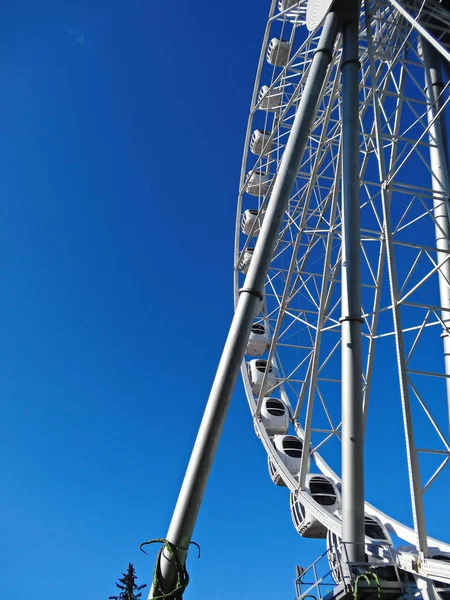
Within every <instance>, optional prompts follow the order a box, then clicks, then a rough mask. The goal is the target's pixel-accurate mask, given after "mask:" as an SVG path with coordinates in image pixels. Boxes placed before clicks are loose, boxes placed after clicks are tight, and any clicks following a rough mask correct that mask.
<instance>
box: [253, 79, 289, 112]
mask: <svg viewBox="0 0 450 600" xmlns="http://www.w3.org/2000/svg"><path fill="white" fill-rule="evenodd" d="M282 104H283V91H282V90H281V89H280V88H272V89H270V88H269V86H267V85H263V86H262V88H261V89H260V90H259V92H258V105H259V108H260V109H261V110H268V111H269V112H275V111H276V110H278V109H279V108H280V107H281V105H282Z"/></svg>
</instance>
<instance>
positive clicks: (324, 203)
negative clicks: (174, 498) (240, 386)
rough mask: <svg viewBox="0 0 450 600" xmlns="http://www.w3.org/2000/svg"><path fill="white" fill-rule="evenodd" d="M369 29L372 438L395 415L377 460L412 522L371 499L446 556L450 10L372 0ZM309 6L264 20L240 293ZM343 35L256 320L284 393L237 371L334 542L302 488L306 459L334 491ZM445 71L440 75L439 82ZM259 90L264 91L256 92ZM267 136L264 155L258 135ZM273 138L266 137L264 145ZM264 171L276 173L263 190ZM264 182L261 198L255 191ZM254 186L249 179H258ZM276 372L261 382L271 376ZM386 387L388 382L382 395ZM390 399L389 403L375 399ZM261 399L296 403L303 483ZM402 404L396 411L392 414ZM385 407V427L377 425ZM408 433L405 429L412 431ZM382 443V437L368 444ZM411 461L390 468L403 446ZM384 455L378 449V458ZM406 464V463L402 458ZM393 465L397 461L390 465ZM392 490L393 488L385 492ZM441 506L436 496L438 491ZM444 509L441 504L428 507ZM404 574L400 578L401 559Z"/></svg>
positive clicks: (365, 203)
mask: <svg viewBox="0 0 450 600" xmlns="http://www.w3.org/2000/svg"><path fill="white" fill-rule="evenodd" d="M362 8H363V10H362V12H361V22H360V38H359V40H360V41H359V46H360V48H359V51H360V63H361V69H360V96H359V105H360V113H359V124H360V137H359V148H360V215H361V278H362V280H361V284H362V292H361V301H362V307H361V311H362V320H363V322H362V336H363V342H362V349H363V372H362V386H363V387H362V391H363V402H364V419H365V423H366V425H367V432H368V433H367V435H368V436H369V435H372V434H373V432H372V430H371V422H372V419H373V420H374V421H375V422H377V423H378V425H377V428H376V432H377V435H378V436H379V439H380V440H382V439H383V435H384V434H383V429H382V428H381V429H380V422H382V419H383V414H381V415H380V411H382V413H383V412H384V413H385V418H388V414H389V412H390V410H391V404H390V403H392V412H393V414H394V413H396V414H398V415H401V418H400V421H399V429H398V430H397V435H396V438H397V439H396V440H395V441H394V440H392V442H391V441H390V440H383V443H380V446H382V447H383V448H380V454H379V460H381V461H385V462H387V463H389V464H390V468H392V469H393V470H394V471H395V470H396V469H399V470H400V469H401V470H403V471H404V472H405V478H406V474H407V480H408V481H409V496H410V498H411V508H412V511H411V523H412V527H407V526H406V525H402V524H401V523H399V522H398V520H396V519H394V518H393V517H390V516H388V515H387V514H385V513H383V512H381V511H380V510H378V509H377V508H374V507H373V506H371V505H370V504H368V503H366V512H367V513H368V514H375V515H378V516H380V517H381V518H382V520H383V522H384V523H385V524H386V525H388V527H389V528H390V530H391V531H393V532H395V533H396V534H397V535H398V536H399V537H400V538H402V539H405V540H407V541H408V542H410V543H412V544H414V545H415V546H416V547H417V548H418V550H419V552H423V554H421V556H425V557H426V556H427V546H434V547H438V548H440V549H441V550H442V551H447V552H448V551H450V544H448V543H445V542H440V541H438V540H431V539H427V530H426V514H427V508H426V506H425V507H424V503H425V500H426V497H427V496H426V495H425V493H426V492H428V490H429V489H432V488H434V489H435V490H436V492H435V493H436V494H442V495H443V497H446V496H447V495H448V489H449V487H448V486H449V483H450V478H449V471H450V469H449V468H447V469H446V468H445V467H446V466H447V465H448V462H449V460H450V438H449V406H450V405H449V404H448V400H449V398H450V362H449V357H450V345H449V343H450V342H449V339H450V338H449V337H448V336H449V333H450V332H449V321H450V253H449V247H450V246H449V244H450V239H449V213H448V199H449V193H450V178H449V172H448V156H447V145H446V131H445V130H446V127H445V117H444V115H445V110H446V105H447V103H448V101H449V94H448V86H449V80H448V77H447V76H445V77H444V78H443V80H444V82H445V83H443V81H442V78H441V77H440V75H439V71H440V69H441V64H442V65H443V67H444V68H443V73H447V72H448V71H449V69H448V68H447V65H449V63H448V62H447V61H448V59H449V58H450V54H449V46H448V44H447V42H449V41H450V39H449V34H448V31H449V30H450V13H449V11H448V9H447V8H446V7H445V6H443V5H442V4H441V3H439V2H437V0H431V1H429V0H427V2H426V3H425V2H415V1H414V2H408V3H407V2H402V3H400V2H397V0H395V1H392V2H387V1H380V2H372V1H368V2H365V3H363V7H362ZM305 13H306V3H304V2H299V3H293V2H275V1H274V2H273V3H272V7H271V10H270V14H269V19H268V24H267V29H266V33H265V38H264V42H263V48H262V53H261V57H260V62H259V66H258V71H257V77H256V83H255V90H254V94H253V99H252V103H251V110H250V118H249V124H248V129H247V137H246V142H245V149H244V158H243V164H242V172H241V184H240V194H239V199H238V209H237V225H236V243H235V267H236V272H235V294H236V301H237V299H238V297H239V289H240V288H241V287H242V285H243V275H242V274H241V272H240V267H241V266H242V264H243V261H244V258H245V253H246V251H247V249H248V248H250V247H253V246H254V244H255V241H256V239H257V236H255V235H254V233H255V232H256V234H257V229H256V226H255V227H254V231H253V232H251V233H250V235H248V236H247V235H244V234H243V233H242V232H241V215H242V213H243V212H244V211H245V210H247V209H253V210H255V209H257V210H258V211H259V212H258V223H261V222H262V221H263V219H264V215H265V211H266V208H267V204H268V202H269V199H270V196H271V192H272V189H273V186H274V183H275V181H276V178H277V174H278V169H279V165H280V161H281V159H282V156H283V151H284V148H285V145H286V141H287V139H288V136H289V133H290V130H291V126H292V123H293V119H294V115H295V113H296V109H297V106H298V103H299V101H300V99H301V97H302V93H303V90H304V88H305V81H306V79H307V77H308V72H309V69H310V65H311V59H312V56H313V54H314V51H315V49H316V47H317V42H318V36H317V34H315V33H310V34H308V32H307V30H306V27H305ZM272 38H276V39H282V40H285V41H288V42H289V47H290V55H289V60H288V62H287V64H286V65H285V66H282V67H280V66H272V65H270V64H268V63H267V61H266V49H267V46H268V43H269V41H270V40H271V39H272ZM340 64H341V49H340V43H339V40H338V43H337V49H336V52H335V53H334V55H333V58H332V61H331V64H330V67H329V69H328V74H327V77H326V79H325V80H324V82H323V85H322V92H321V99H320V103H319V108H318V111H317V113H316V116H315V119H314V123H313V125H312V127H311V130H310V135H309V138H308V141H307V145H306V150H305V152H304V155H303V159H302V162H301V165H300V168H299V169H298V172H297V176H296V181H295V186H294V189H293V190H292V193H291V196H290V199H289V204H288V208H287V210H286V211H285V213H284V219H283V224H282V228H281V231H280V234H279V236H278V240H277V243H276V247H275V251H274V254H273V257H272V260H271V263H270V269H269V272H268V274H267V278H266V284H265V293H264V311H263V313H262V314H260V315H259V316H258V317H257V318H256V322H260V323H261V324H263V325H264V326H265V327H266V329H267V330H268V332H269V338H270V344H269V347H268V351H267V353H266V354H265V355H264V358H265V359H266V360H268V362H269V363H270V364H272V365H273V366H274V367H275V368H276V369H277V371H278V375H279V382H278V383H277V384H276V385H275V386H273V388H272V389H271V390H270V389H269V390H267V389H265V388H264V384H263V386H262V388H261V389H263V390H264V389H265V391H264V394H263V393H262V392H260V394H259V396H258V397H255V396H254V395H253V393H252V390H251V386H250V382H249V378H248V374H247V360H248V359H247V360H244V363H243V366H242V375H243V380H244V385H245V389H246V394H247V397H248V401H249V405H250V409H251V412H252V415H253V417H254V421H255V428H256V430H257V433H258V435H259V437H260V438H261V440H262V442H263V444H264V446H265V448H266V450H267V453H268V455H269V457H270V460H271V461H272V462H273V464H275V465H276V468H277V469H278V470H279V472H280V473H282V476H283V479H284V481H285V483H286V484H287V485H288V487H289V488H290V489H291V491H292V492H294V493H296V494H298V495H299V497H301V498H302V502H303V503H305V504H306V505H308V506H309V507H310V509H311V510H312V511H313V512H314V511H315V513H316V515H317V517H318V518H320V519H321V520H322V522H324V523H325V524H326V526H327V528H328V529H329V530H331V531H334V532H336V533H337V534H340V532H341V529H340V527H341V525H340V522H339V519H336V518H334V517H331V516H330V515H329V514H328V513H325V512H324V511H322V512H321V511H320V509H319V508H318V507H317V506H314V505H313V504H314V503H312V502H311V499H310V497H308V495H307V494H306V493H305V486H304V484H305V477H306V474H307V472H308V458H309V456H311V458H313V459H314V461H315V464H316V465H317V466H318V468H319V470H321V471H322V472H323V473H324V474H326V475H328V476H330V477H331V478H332V479H333V480H334V481H336V482H339V479H340V477H339V466H338V465H339V462H336V457H338V458H339V456H340V443H339V439H340V433H341V406H340V394H341V392H340V385H341V358H340V347H341V322H340V320H341V267H342V265H341V261H342V227H341V225H342V220H341V219H342V207H341V167H342V143H341V128H342V90H341V80H340V72H339V71H340ZM438 75H439V76H438ZM262 86H267V87H266V88H264V89H263V90H262V91H261V88H262ZM255 129H259V130H262V131H264V132H266V136H265V138H264V145H263V146H262V147H261V148H260V150H259V152H258V153H257V154H253V153H252V152H250V151H249V147H250V140H251V135H252V132H253V131H254V130H255ZM267 134H270V135H267ZM261 174H263V175H264V174H267V175H268V178H267V179H268V180H267V181H265V180H264V179H263V177H262V176H261ZM252 175H256V178H257V179H256V181H258V178H259V181H260V190H259V193H257V192H256V193H255V192H254V190H253V193H252V195H249V194H248V193H247V191H248V181H249V178H251V177H252ZM253 180H255V178H254V179H253ZM266 376H267V374H266V375H265V377H266ZM380 379H382V380H383V386H380ZM382 387H383V388H384V390H385V397H384V398H383V397H381V398H380V394H382V392H381V388H382ZM264 395H274V396H279V397H281V398H282V399H283V400H284V401H285V402H286V403H287V404H288V406H289V407H290V410H289V412H290V419H291V424H292V427H293V429H295V431H296V433H297V435H298V436H299V437H300V438H301V439H302V440H303V443H304V447H305V448H309V449H310V452H309V454H308V453H307V452H304V453H303V456H302V461H301V468H300V472H299V474H298V476H293V475H292V474H291V473H289V472H288V471H287V469H286V468H285V466H284V465H283V463H282V462H281V461H280V460H279V457H278V455H277V452H276V451H275V449H274V446H273V444H272V442H271V439H270V438H269V436H268V435H267V434H266V432H265V431H264V427H263V424H262V421H261V418H260V411H261V405H262V402H263V398H264ZM394 404H395V406H394ZM377 411H378V417H377ZM402 430H403V434H402ZM371 432H372V433H371ZM400 438H402V439H403V442H402V446H401V452H400V451H399V452H398V457H397V458H396V457H395V453H394V452H393V447H394V446H396V447H397V449H398V448H399V444H400V442H399V439H400ZM383 452H384V454H383ZM405 456H406V460H405ZM396 460H398V462H395V461H396ZM387 493H388V492H387ZM433 498H434V499H435V498H436V496H433ZM433 502H434V500H433ZM398 563H399V565H402V566H403V567H405V561H404V560H403V558H402V553H401V552H400V553H399V556H398ZM408 570H413V571H414V572H420V573H422V574H425V575H430V576H433V577H437V578H438V579H439V578H440V579H441V581H446V582H450V565H446V564H442V563H440V564H437V561H433V560H429V559H428V560H427V559H424V560H423V561H422V562H421V563H420V565H418V566H417V565H416V566H415V567H414V568H412V567H411V566H409V567H408Z"/></svg>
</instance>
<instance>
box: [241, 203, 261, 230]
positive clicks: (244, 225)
mask: <svg viewBox="0 0 450 600" xmlns="http://www.w3.org/2000/svg"><path fill="white" fill-rule="evenodd" d="M261 222H262V215H260V216H259V217H258V211H257V210H254V209H252V208H250V209H248V210H245V211H244V212H243V213H242V220H241V230H242V233H243V234H244V235H251V236H252V237H253V236H255V237H256V236H257V235H258V234H259V230H260V229H261ZM253 224H255V225H254V226H253Z"/></svg>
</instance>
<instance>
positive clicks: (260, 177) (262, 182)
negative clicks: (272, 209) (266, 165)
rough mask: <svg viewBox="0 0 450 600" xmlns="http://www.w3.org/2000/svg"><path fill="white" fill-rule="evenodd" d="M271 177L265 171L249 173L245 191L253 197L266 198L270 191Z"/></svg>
mask: <svg viewBox="0 0 450 600" xmlns="http://www.w3.org/2000/svg"><path fill="white" fill-rule="evenodd" d="M269 183H270V181H269V175H268V173H264V172H263V171H249V172H248V173H247V176H246V178H245V191H246V192H247V194H250V195H251V196H264V194H265V193H266V192H267V190H268V189H269Z"/></svg>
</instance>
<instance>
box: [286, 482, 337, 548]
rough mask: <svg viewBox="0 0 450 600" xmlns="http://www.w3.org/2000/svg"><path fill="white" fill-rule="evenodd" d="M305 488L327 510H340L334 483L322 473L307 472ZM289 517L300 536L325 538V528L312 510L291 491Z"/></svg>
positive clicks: (335, 511)
mask: <svg viewBox="0 0 450 600" xmlns="http://www.w3.org/2000/svg"><path fill="white" fill-rule="evenodd" d="M305 489H306V491H308V492H309V493H310V495H311V496H312V498H313V499H314V500H315V501H316V502H317V504H320V505H321V506H322V507H323V508H324V509H325V510H326V511H327V512H329V513H331V514H337V513H338V511H339V510H340V505H341V502H340V494H339V490H338V489H337V487H336V484H335V483H334V482H333V481H332V480H331V479H330V478H329V477H325V476H324V475H316V474H313V473H308V475H307V476H306V481H305ZM291 517H292V522H293V523H294V527H295V529H296V530H297V533H299V534H300V535H301V536H303V537H306V538H319V539H325V538H326V537H327V532H328V530H327V528H326V527H325V525H323V524H322V523H321V522H320V521H319V520H318V519H317V518H316V517H315V516H314V515H313V514H312V512H311V511H310V510H309V509H308V508H307V507H305V506H303V504H302V503H301V499H300V498H299V497H298V496H297V495H296V494H293V493H292V492H291Z"/></svg>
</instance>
